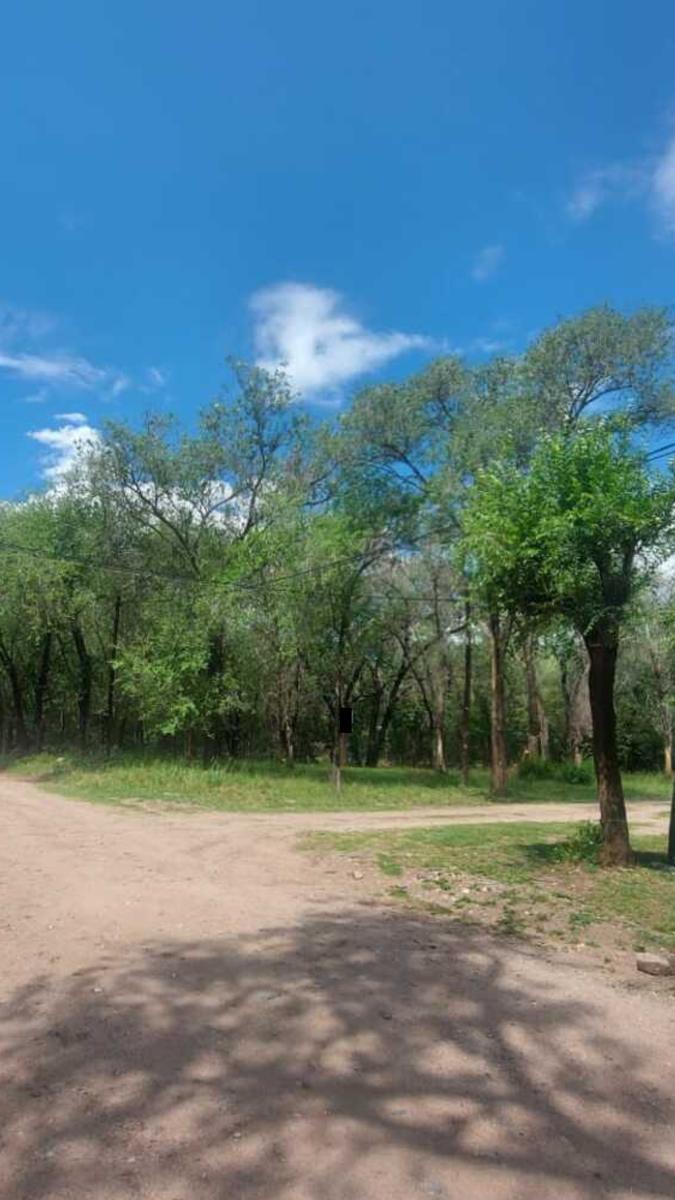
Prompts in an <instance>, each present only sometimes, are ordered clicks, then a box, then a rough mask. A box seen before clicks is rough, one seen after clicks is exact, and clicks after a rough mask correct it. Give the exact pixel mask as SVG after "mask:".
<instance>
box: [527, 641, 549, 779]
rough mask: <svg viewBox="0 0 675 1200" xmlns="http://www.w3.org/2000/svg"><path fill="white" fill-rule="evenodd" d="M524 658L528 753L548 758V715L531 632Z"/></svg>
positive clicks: (533, 756)
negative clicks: (542, 694) (541, 689)
mask: <svg viewBox="0 0 675 1200" xmlns="http://www.w3.org/2000/svg"><path fill="white" fill-rule="evenodd" d="M523 658H524V661H525V689H526V692H527V755H528V757H529V758H548V717H547V716H546V710H545V708H544V701H543V699H542V696H541V692H540V690H539V681H538V679H537V659H536V651H535V644H534V638H533V637H532V635H531V634H530V635H528V637H527V638H526V639H525V646H524V650H523Z"/></svg>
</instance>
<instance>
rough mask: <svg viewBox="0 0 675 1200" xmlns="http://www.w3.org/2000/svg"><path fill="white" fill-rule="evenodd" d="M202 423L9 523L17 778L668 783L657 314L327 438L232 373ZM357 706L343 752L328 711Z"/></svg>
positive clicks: (670, 685) (375, 406)
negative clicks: (43, 770)
mask: <svg viewBox="0 0 675 1200" xmlns="http://www.w3.org/2000/svg"><path fill="white" fill-rule="evenodd" d="M230 372H231V377H232V379H231V384H230V385H229V386H228V387H227V388H226V390H224V391H223V393H222V395H220V396H219V397H218V398H217V399H216V400H215V401H213V402H212V403H210V404H209V405H207V406H206V407H205V408H204V409H203V411H202V413H201V416H200V420H199V423H198V425H197V426H195V427H193V428H189V429H186V428H182V427H181V425H180V423H178V422H177V421H175V420H174V419H173V418H170V417H168V416H166V414H157V413H150V414H148V416H147V418H146V419H145V421H144V423H143V424H142V426H141V427H140V428H131V427H129V426H128V425H125V424H122V423H115V422H112V421H111V422H109V423H108V424H107V425H106V426H105V428H104V430H103V431H102V434H101V436H100V438H98V439H97V440H95V441H93V442H92V443H91V445H90V446H88V447H86V448H85V449H83V451H82V453H81V454H80V456H79V460H78V462H77V464H76V466H75V467H73V469H72V470H71V471H70V472H69V473H68V474H67V475H66V476H64V477H63V478H60V479H58V481H55V482H54V481H52V483H51V484H50V485H49V486H48V487H47V488H45V490H44V491H43V492H42V493H40V494H31V495H29V496H26V497H24V498H22V499H20V500H17V501H15V502H5V503H4V504H3V505H2V507H1V508H0V555H1V556H2V579H3V586H2V590H1V592H0V669H1V674H0V724H1V738H2V749H3V753H4V754H5V755H21V754H24V753H26V752H28V751H34V750H40V749H43V748H47V747H49V748H56V749H58V748H60V747H66V746H77V747H78V748H79V749H80V750H81V751H83V752H89V751H95V752H97V753H100V752H104V753H109V754H117V753H121V752H123V751H124V750H125V749H128V748H132V747H133V748H136V749H137V748H139V747H149V746H152V747H154V748H155V749H157V750H160V751H161V752H162V753H166V754H167V755H176V756H185V757H187V758H194V759H196V760H197V759H198V760H200V761H204V762H206V763H209V762H212V761H213V760H214V759H220V758H227V757H229V758H240V757H241V758H251V759H272V758H277V759H279V760H282V761H284V762H285V763H287V764H292V763H293V762H300V761H310V762H311V761H321V760H323V759H325V760H326V761H327V762H328V761H333V762H334V763H335V764H336V765H339V759H340V757H341V755H344V754H345V753H346V754H348V756H349V761H350V763H352V764H354V765H361V764H363V765H368V766H371V767H372V766H376V765H378V764H382V765H385V764H409V765H432V766H433V767H434V768H435V769H436V770H437V771H438V772H444V771H446V770H447V769H448V768H449V767H454V768H456V769H457V770H458V771H460V772H461V777H462V779H463V780H465V781H466V780H468V779H469V778H470V773H471V770H472V768H473V767H474V766H475V765H476V764H487V765H489V768H490V777H491V788H492V792H493V794H494V795H495V796H499V795H501V794H503V793H504V792H505V790H506V788H507V786H508V780H509V775H510V772H511V771H512V770H513V769H514V767H515V766H516V765H517V766H518V767H519V769H520V770H521V771H531V772H533V773H536V772H537V771H541V772H545V771H546V770H547V769H548V767H547V764H549V763H554V764H555V763H557V764H560V765H561V770H565V771H567V772H568V773H569V777H570V778H573V777H574V772H583V771H584V770H587V769H588V767H587V766H586V765H585V764H586V760H590V759H591V758H592V759H593V761H594V765H595V773H596V777H597V784H598V796H599V801H600V813H601V820H602V826H603V832H604V856H605V861H607V862H618V863H620V862H625V861H628V858H629V856H630V845H629V840H628V830H627V824H626V815H625V806H624V800H623V791H622V781H621V771H622V770H633V769H659V770H663V771H665V772H666V773H668V774H670V772H671V768H672V724H673V701H674V697H675V636H674V635H675V584H674V582H673V580H674V578H675V576H674V573H673V570H672V568H671V566H670V562H671V556H672V555H673V553H674V552H675V521H674V519H673V516H674V499H675V479H674V477H673V474H672V471H671V468H670V465H669V456H670V453H671V452H673V450H674V449H675V433H673V428H672V423H673V421H675V391H674V388H673V383H674V380H673V345H672V327H671V320H670V316H669V314H668V313H667V312H666V311H664V310H661V309H655V308H643V309H640V310H638V311H635V312H633V313H631V314H628V315H625V314H622V313H620V312H618V311H616V310H613V309H611V308H608V307H601V308H596V309H592V310H589V311H587V312H584V313H582V314H581V315H579V316H576V317H573V318H570V319H565V320H561V321H559V322H558V323H557V324H556V325H555V326H553V327H551V328H550V329H547V330H545V331H543V332H541V333H539V334H538V336H536V337H535V338H534V340H533V341H532V342H531V343H530V345H529V347H528V349H527V350H526V351H525V352H524V353H523V354H522V355H519V356H517V357H494V358H492V359H490V360H489V361H486V362H483V363H480V364H479V365H475V364H469V363H467V362H465V361H462V360H461V359H459V358H456V357H454V356H447V357H442V358H440V359H438V360H437V361H435V362H432V363H431V364H430V365H429V366H428V367H426V368H425V369H424V370H422V371H421V372H419V373H417V374H415V375H413V376H411V377H410V378H407V379H403V380H396V381H393V382H384V383H378V384H376V385H374V386H370V387H366V388H364V389H363V390H361V391H359V392H357V393H356V394H355V395H354V396H353V397H352V398H351V400H350V402H349V404H348V405H346V406H345V407H344V408H343V409H342V410H341V411H339V412H330V411H328V412H327V414H326V415H325V416H323V417H321V418H320V419H319V418H317V417H315V416H312V415H309V414H307V413H306V412H304V411H303V410H302V408H301V406H299V405H298V403H297V397H296V396H294V394H293V391H292V387H291V384H290V382H289V380H288V378H287V377H286V376H285V374H284V372H283V371H282V370H279V371H278V372H272V373H270V372H266V371H264V370H262V369H261V368H259V367H257V366H254V365H249V364H246V363H241V362H233V363H230ZM345 707H349V708H352V709H353V714H354V729H353V733H352V735H351V736H350V738H349V743H348V747H347V746H345V744H344V742H343V741H341V739H340V737H339V712H340V709H341V708H345Z"/></svg>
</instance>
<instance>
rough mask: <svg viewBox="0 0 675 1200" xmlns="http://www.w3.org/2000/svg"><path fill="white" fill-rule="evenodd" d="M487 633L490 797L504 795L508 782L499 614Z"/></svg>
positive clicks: (491, 622)
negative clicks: (489, 702)
mask: <svg viewBox="0 0 675 1200" xmlns="http://www.w3.org/2000/svg"><path fill="white" fill-rule="evenodd" d="M488 628H489V631H490V690H491V711H490V716H491V728H490V743H491V746H490V748H491V780H490V789H491V791H492V794H493V796H504V795H505V794H506V786H507V783H508V772H507V755H506V698H505V694H504V650H505V638H504V632H503V629H502V623H501V618H500V616H499V613H496V612H492V613H490V615H489V617H488Z"/></svg>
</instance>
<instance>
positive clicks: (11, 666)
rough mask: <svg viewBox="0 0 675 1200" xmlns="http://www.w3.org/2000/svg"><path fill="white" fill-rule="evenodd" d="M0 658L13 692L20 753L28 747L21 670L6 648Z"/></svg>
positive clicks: (15, 737)
mask: <svg viewBox="0 0 675 1200" xmlns="http://www.w3.org/2000/svg"><path fill="white" fill-rule="evenodd" d="M0 658H1V659H2V664H3V666H4V668H5V670H6V672H7V677H8V679H9V686H10V688H11V692H12V706H13V708H14V744H15V746H16V748H17V750H18V751H19V752H20V753H24V752H25V751H26V750H27V749H28V728H27V725H26V708H25V705H24V700H23V688H22V686H21V680H20V678H19V672H18V670H17V667H16V663H15V661H14V659H13V658H12V656H11V655H10V654H8V653H7V652H6V651H5V650H4V649H1V650H0Z"/></svg>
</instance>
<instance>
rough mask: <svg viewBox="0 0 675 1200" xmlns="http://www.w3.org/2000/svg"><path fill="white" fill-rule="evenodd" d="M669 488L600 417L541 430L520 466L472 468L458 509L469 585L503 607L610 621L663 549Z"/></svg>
mask: <svg viewBox="0 0 675 1200" xmlns="http://www.w3.org/2000/svg"><path fill="white" fill-rule="evenodd" d="M674 496H675V491H674V485H673V480H672V478H671V477H670V476H653V475H651V474H650V473H649V472H648V471H647V469H646V466H645V464H644V460H643V458H642V457H641V456H640V455H639V454H637V453H636V452H635V451H634V450H633V449H632V447H631V445H630V443H629V441H628V439H627V437H626V436H625V435H620V434H616V433H615V432H614V430H613V429H612V428H611V427H610V426H609V425H607V424H600V425H595V426H586V427H583V428H581V429H580V430H579V431H577V432H576V433H574V434H565V433H562V434H555V435H552V436H548V437H545V438H543V439H542V441H541V442H540V443H539V445H538V446H537V448H536V450H535V452H534V454H533V457H532V461H531V464H530V468H529V470H528V471H527V472H522V471H519V470H518V469H517V468H516V467H514V466H512V465H510V464H505V465H501V464H499V463H498V464H497V465H496V466H495V467H494V468H493V469H492V470H485V471H483V472H481V474H480V475H479V477H478V480H477V482H476V485H475V488H474V490H473V493H472V496H471V499H470V503H469V506H468V511H467V514H466V528H467V535H468V536H467V541H468V546H469V551H470V555H471V561H472V563H473V564H474V565H475V570H476V574H477V582H478V585H479V587H480V589H481V590H482V592H483V593H484V594H485V596H486V598H487V600H488V602H489V603H493V604H496V605H497V606H498V607H500V608H503V609H506V610H507V611H510V612H517V613H521V614H523V615H525V616H528V617H530V618H535V619H537V618H539V619H542V618H543V619H549V620H550V619H553V618H555V617H560V616H562V617H565V618H567V619H568V620H569V621H570V622H571V623H572V624H573V625H574V626H575V627H576V628H577V629H578V630H579V632H580V633H582V634H587V633H588V632H589V630H591V629H593V628H594V627H595V626H597V625H598V624H602V625H604V626H606V627H608V628H616V627H618V625H619V623H620V622H621V620H622V619H623V615H624V610H625V608H626V606H627V604H628V602H629V600H631V599H632V598H633V596H634V595H635V593H636V591H637V590H638V588H639V587H640V585H641V584H643V583H644V582H646V580H647V579H648V578H649V575H650V572H651V571H653V570H654V568H655V566H656V565H657V564H658V561H659V559H660V558H663V557H665V556H666V554H667V553H668V552H669V549H670V546H671V541H672V534H673V500H674Z"/></svg>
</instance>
